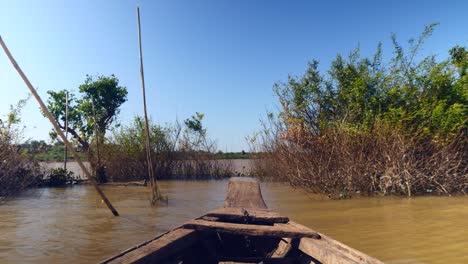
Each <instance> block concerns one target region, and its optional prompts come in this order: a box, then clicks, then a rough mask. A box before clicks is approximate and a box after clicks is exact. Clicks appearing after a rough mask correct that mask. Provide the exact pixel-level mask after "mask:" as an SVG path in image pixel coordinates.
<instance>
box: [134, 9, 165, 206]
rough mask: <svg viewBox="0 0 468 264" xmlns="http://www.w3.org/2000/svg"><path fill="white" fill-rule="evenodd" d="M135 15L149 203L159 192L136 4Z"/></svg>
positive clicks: (159, 195)
mask: <svg viewBox="0 0 468 264" xmlns="http://www.w3.org/2000/svg"><path fill="white" fill-rule="evenodd" d="M137 17H138V47H139V50H140V75H141V88H142V93H143V111H144V114H145V137H146V144H145V145H146V163H147V166H148V177H149V180H150V188H151V191H152V192H151V204H153V205H154V204H155V203H156V202H157V201H158V200H160V199H161V198H162V197H161V192H160V190H159V186H158V183H157V182H156V178H155V177H154V168H153V162H152V161H153V158H152V155H151V143H150V133H149V125H148V113H147V111H146V93H145V74H144V71H143V51H142V48H141V26H140V7H139V6H137Z"/></svg>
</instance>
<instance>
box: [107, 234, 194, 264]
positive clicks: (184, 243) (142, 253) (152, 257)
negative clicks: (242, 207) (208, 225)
mask: <svg viewBox="0 0 468 264" xmlns="http://www.w3.org/2000/svg"><path fill="white" fill-rule="evenodd" d="M199 235H200V234H197V232H196V231H194V230H188V229H182V228H179V229H175V230H173V231H171V232H168V233H166V234H164V235H162V236H160V237H157V238H155V239H154V240H151V241H148V242H145V243H143V244H140V245H139V246H136V247H134V248H131V249H129V250H126V251H124V252H122V253H121V254H119V255H117V256H115V257H113V258H110V259H107V260H105V261H103V262H102V263H113V264H117V263H149V262H157V261H162V260H164V259H165V258H167V257H169V256H171V255H173V254H177V252H180V251H182V250H184V249H186V248H188V247H190V246H191V245H193V244H194V243H195V242H197V241H199V239H200V237H199ZM201 239H203V238H201Z"/></svg>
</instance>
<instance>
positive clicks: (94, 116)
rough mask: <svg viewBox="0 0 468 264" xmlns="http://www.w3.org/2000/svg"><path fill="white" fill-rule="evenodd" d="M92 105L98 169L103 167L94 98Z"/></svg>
mask: <svg viewBox="0 0 468 264" xmlns="http://www.w3.org/2000/svg"><path fill="white" fill-rule="evenodd" d="M91 106H92V107H93V120H94V136H95V137H96V154H97V162H98V164H97V166H98V169H101V153H100V152H99V130H98V128H97V124H96V109H95V108H94V98H91ZM96 176H97V175H96Z"/></svg>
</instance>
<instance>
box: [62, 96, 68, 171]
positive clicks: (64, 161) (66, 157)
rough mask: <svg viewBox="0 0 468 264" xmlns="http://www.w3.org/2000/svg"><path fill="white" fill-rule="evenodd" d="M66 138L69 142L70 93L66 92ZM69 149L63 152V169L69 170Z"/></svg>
mask: <svg viewBox="0 0 468 264" xmlns="http://www.w3.org/2000/svg"><path fill="white" fill-rule="evenodd" d="M65 138H66V139H67V140H68V91H65ZM67 159H68V148H67V145H65V151H64V152H63V169H64V170H65V171H66V170H67Z"/></svg>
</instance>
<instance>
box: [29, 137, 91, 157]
mask: <svg viewBox="0 0 468 264" xmlns="http://www.w3.org/2000/svg"><path fill="white" fill-rule="evenodd" d="M21 149H22V151H23V153H24V154H25V155H26V156H27V157H29V158H30V159H33V160H38V161H63V153H64V151H65V145H64V144H63V143H62V142H55V143H54V144H48V143H47V142H45V141H44V140H40V141H37V140H31V141H26V142H25V143H23V144H21ZM78 155H79V156H80V158H81V160H86V156H85V155H84V154H83V153H82V152H78ZM67 158H68V160H73V156H72V155H71V154H69V155H68V156H67Z"/></svg>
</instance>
